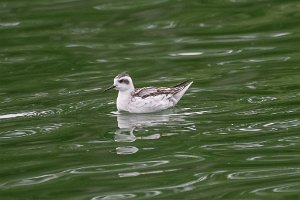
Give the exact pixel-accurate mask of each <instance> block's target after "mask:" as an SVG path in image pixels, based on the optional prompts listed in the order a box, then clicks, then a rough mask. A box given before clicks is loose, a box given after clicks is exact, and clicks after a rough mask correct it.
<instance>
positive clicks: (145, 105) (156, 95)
mask: <svg viewBox="0 0 300 200" xmlns="http://www.w3.org/2000/svg"><path fill="white" fill-rule="evenodd" d="M192 83H193V81H189V80H187V81H184V82H182V83H179V84H177V85H174V86H171V87H158V88H156V87H144V88H134V85H133V81H132V79H131V77H130V76H129V74H128V73H126V72H123V73H121V74H119V75H117V76H116V77H115V78H114V84H113V85H112V86H111V87H109V88H107V89H105V90H104V92H106V91H108V90H110V89H113V88H115V89H116V90H119V94H118V98H117V102H116V103H117V109H118V111H127V112H130V113H151V112H158V111H162V110H165V109H168V108H171V107H174V106H175V105H176V104H177V103H178V102H179V100H180V99H181V97H182V96H183V95H184V93H185V92H186V91H187V89H188V88H189V87H190V86H191V84H192Z"/></svg>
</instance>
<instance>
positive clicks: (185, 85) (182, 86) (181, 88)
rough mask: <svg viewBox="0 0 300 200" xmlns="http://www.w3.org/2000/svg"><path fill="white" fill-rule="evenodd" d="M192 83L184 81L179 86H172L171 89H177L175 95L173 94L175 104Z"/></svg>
mask: <svg viewBox="0 0 300 200" xmlns="http://www.w3.org/2000/svg"><path fill="white" fill-rule="evenodd" d="M192 83H193V81H190V80H186V81H184V82H182V83H179V84H177V85H174V86H173V87H175V88H178V89H179V91H178V92H177V93H176V94H174V98H175V99H176V101H177V102H178V101H179V100H180V99H181V97H182V96H183V95H184V93H185V92H186V91H187V90H188V89H189V87H190V86H191V85H192Z"/></svg>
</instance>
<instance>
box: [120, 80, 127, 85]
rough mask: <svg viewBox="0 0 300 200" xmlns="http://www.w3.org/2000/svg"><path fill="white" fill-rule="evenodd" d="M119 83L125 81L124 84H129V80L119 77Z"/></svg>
mask: <svg viewBox="0 0 300 200" xmlns="http://www.w3.org/2000/svg"><path fill="white" fill-rule="evenodd" d="M119 83H125V84H127V85H128V84H129V80H127V79H121V80H119Z"/></svg>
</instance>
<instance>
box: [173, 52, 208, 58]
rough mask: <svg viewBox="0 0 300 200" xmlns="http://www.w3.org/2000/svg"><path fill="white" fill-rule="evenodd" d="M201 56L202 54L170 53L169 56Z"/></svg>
mask: <svg viewBox="0 0 300 200" xmlns="http://www.w3.org/2000/svg"><path fill="white" fill-rule="evenodd" d="M202 54H203V52H181V53H171V54H169V55H170V56H172V57H177V56H199V55H202Z"/></svg>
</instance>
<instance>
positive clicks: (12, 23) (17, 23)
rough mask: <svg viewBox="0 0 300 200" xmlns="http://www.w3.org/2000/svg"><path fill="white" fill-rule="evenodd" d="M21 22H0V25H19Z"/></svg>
mask: <svg viewBox="0 0 300 200" xmlns="http://www.w3.org/2000/svg"><path fill="white" fill-rule="evenodd" d="M20 24H21V22H0V27H7V28H10V27H16V26H19V25H20Z"/></svg>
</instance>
